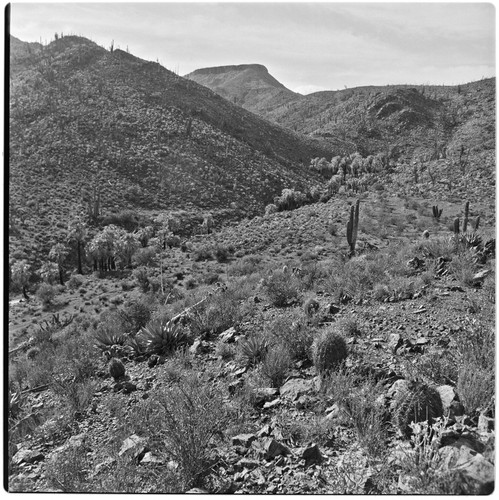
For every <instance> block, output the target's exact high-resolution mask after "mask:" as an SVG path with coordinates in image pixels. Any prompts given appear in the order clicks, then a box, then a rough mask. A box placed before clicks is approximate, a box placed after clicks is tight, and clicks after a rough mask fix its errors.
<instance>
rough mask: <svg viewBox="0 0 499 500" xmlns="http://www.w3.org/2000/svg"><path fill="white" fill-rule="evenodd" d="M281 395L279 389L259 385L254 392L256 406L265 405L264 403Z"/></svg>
mask: <svg viewBox="0 0 499 500" xmlns="http://www.w3.org/2000/svg"><path fill="white" fill-rule="evenodd" d="M278 395H279V391H278V390H277V389H274V388H272V387H259V388H258V389H256V391H255V393H254V397H255V406H263V404H264V403H267V402H268V401H272V400H274V399H275V398H276V396H278Z"/></svg>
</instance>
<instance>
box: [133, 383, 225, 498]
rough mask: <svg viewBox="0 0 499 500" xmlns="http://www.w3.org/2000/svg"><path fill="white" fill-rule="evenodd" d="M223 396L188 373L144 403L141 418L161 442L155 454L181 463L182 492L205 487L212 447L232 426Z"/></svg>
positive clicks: (154, 439) (216, 388) (152, 437)
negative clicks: (230, 425) (163, 455)
mask: <svg viewBox="0 0 499 500" xmlns="http://www.w3.org/2000/svg"><path fill="white" fill-rule="evenodd" d="M223 396H224V395H223V393H222V392H221V391H220V389H219V387H217V386H216V385H215V384H213V382H209V383H206V382H204V381H203V380H202V379H201V378H200V377H199V376H198V375H194V374H189V375H187V376H185V377H183V378H182V379H181V380H180V381H179V382H178V383H173V384H169V386H168V387H167V388H166V389H163V390H162V391H160V392H158V393H156V394H154V395H153V396H152V397H151V398H150V400H147V401H146V402H145V403H144V404H143V405H144V406H143V409H142V412H141V414H140V416H138V417H139V418H140V420H141V421H142V423H143V425H144V427H145V428H146V429H147V431H148V433H149V434H150V438H151V442H156V443H158V450H157V451H156V452H157V453H159V454H166V457H165V458H167V460H173V461H175V462H176V463H178V465H179V469H178V472H179V476H180V477H179V479H180V484H179V486H180V488H181V490H182V491H185V490H187V489H189V488H192V487H194V486H202V485H203V483H204V478H205V476H206V475H207V473H208V471H209V470H210V469H209V467H207V466H208V465H209V464H210V459H211V458H212V455H211V452H212V449H213V446H215V445H216V442H217V441H219V440H220V439H221V438H223V435H224V431H225V429H227V427H228V426H229V423H230V421H231V418H232V417H231V410H230V408H229V407H228V405H227V403H226V402H225V400H224V397H223ZM165 443H166V446H165ZM179 492H180V491H178V490H177V493H179Z"/></svg>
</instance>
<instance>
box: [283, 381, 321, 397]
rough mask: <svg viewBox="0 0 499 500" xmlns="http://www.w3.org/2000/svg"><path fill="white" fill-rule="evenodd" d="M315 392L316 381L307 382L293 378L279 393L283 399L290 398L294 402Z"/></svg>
mask: <svg viewBox="0 0 499 500" xmlns="http://www.w3.org/2000/svg"><path fill="white" fill-rule="evenodd" d="M313 390H314V381H313V380H305V379H300V378H292V379H291V380H288V381H287V382H286V383H285V384H284V385H283V386H281V388H280V389H279V392H280V394H281V396H282V397H283V398H288V399H291V400H292V401H294V400H295V399H298V398H299V397H300V396H303V395H304V394H307V393H309V392H311V391H313Z"/></svg>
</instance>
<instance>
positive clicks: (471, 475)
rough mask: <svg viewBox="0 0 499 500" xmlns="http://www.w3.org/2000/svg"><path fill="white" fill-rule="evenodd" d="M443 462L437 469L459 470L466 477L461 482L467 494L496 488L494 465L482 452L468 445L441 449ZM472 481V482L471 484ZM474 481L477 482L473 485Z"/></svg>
mask: <svg viewBox="0 0 499 500" xmlns="http://www.w3.org/2000/svg"><path fill="white" fill-rule="evenodd" d="M439 452H440V456H441V463H440V465H439V467H438V469H437V471H438V470H440V471H442V472H443V473H445V472H447V471H452V472H458V473H459V474H460V475H461V476H462V477H463V479H464V481H462V482H461V481H460V484H462V486H463V487H464V488H466V489H468V488H471V490H472V491H465V492H463V493H465V494H474V493H483V494H487V493H492V491H493V490H494V466H493V465H492V464H491V463H490V462H489V461H488V460H486V459H485V458H484V457H483V456H482V455H481V454H480V453H477V452H476V451H474V450H471V449H470V448H468V447H467V446H461V447H460V448H456V447H453V446H444V447H443V448H441V449H440V450H439ZM470 482H471V484H470ZM472 482H475V484H474V485H473V484H472Z"/></svg>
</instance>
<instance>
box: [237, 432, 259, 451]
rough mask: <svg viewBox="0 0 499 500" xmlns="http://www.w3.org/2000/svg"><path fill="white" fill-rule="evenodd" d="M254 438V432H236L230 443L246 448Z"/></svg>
mask: <svg viewBox="0 0 499 500" xmlns="http://www.w3.org/2000/svg"><path fill="white" fill-rule="evenodd" d="M255 439H256V436H255V435H254V434H238V435H237V436H234V437H233V438H232V445H233V446H244V447H245V448H248V447H249V446H251V443H252V442H253V441H255Z"/></svg>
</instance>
